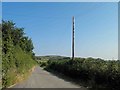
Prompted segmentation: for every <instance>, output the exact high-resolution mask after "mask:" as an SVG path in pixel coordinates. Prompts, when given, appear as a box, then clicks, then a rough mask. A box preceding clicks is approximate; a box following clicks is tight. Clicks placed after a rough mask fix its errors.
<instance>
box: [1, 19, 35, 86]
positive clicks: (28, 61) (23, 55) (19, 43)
mask: <svg viewBox="0 0 120 90" xmlns="http://www.w3.org/2000/svg"><path fill="white" fill-rule="evenodd" d="M23 30H24V29H23V28H18V27H16V26H15V23H13V22H12V21H2V65H3V66H2V67H3V68H2V74H3V75H2V84H3V87H8V86H10V85H12V84H14V83H15V82H16V79H17V76H20V75H24V74H25V73H27V72H28V71H29V69H31V68H32V66H33V65H34V64H35V61H34V60H33V59H34V57H35V56H34V53H33V51H32V50H33V44H32V40H31V39H29V38H28V37H27V36H25V33H24V32H23Z"/></svg>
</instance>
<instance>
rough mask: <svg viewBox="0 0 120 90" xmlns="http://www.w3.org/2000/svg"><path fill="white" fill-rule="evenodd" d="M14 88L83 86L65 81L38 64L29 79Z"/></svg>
mask: <svg viewBox="0 0 120 90" xmlns="http://www.w3.org/2000/svg"><path fill="white" fill-rule="evenodd" d="M12 88H81V86H79V85H75V84H73V83H71V82H69V81H65V80H63V79H61V78H59V77H57V76H55V75H53V74H51V73H50V72H47V71H45V70H43V69H42V68H41V67H39V66H37V67H36V68H35V69H34V71H33V72H32V74H31V75H30V76H29V77H28V79H27V80H24V81H22V82H21V83H18V84H16V85H15V86H13V87H12ZM81 90H86V89H82V88H81Z"/></svg>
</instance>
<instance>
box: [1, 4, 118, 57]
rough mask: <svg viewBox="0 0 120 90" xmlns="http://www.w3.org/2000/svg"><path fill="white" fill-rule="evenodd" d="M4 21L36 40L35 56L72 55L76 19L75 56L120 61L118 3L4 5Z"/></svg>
mask: <svg viewBox="0 0 120 90" xmlns="http://www.w3.org/2000/svg"><path fill="white" fill-rule="evenodd" d="M2 5H3V6H2V9H3V13H2V14H3V19H4V20H12V21H14V22H15V23H16V25H17V26H18V27H24V28H25V33H26V35H27V36H29V37H30V38H31V39H32V40H33V44H34V47H35V49H34V52H35V54H36V55H63V56H71V35H72V34H71V33H72V16H75V56H76V57H95V58H97V57H99V58H103V59H117V58H118V6H117V5H118V4H117V3H99V2H93V3H92V2H91V3H87V2H84V3H83V2H79V3H65V2H63V3H62V2H61V3H53V2H50V3H42V2H39V3H38V2H34V3H33V2H32V3H30V2H29V3H28V2H26V3H22V2H21V3H17V2H16V3H5V2H4V3H3V4H2Z"/></svg>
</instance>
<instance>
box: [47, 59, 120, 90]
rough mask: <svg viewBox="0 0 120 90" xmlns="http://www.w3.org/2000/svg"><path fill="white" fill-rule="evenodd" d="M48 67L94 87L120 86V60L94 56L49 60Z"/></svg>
mask: <svg viewBox="0 0 120 90" xmlns="http://www.w3.org/2000/svg"><path fill="white" fill-rule="evenodd" d="M46 69H52V70H54V71H57V72H59V73H62V74H64V75H67V76H69V77H72V78H74V79H76V80H80V81H84V82H87V83H88V82H89V83H88V84H89V85H90V86H92V87H98V86H102V87H103V86H104V87H113V88H120V61H119V60H118V61H104V60H102V59H99V58H98V59H94V58H86V59H85V58H76V59H75V60H73V61H72V60H49V61H48V66H47V67H46Z"/></svg>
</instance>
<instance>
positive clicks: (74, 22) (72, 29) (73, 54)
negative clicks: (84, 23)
mask: <svg viewBox="0 0 120 90" xmlns="http://www.w3.org/2000/svg"><path fill="white" fill-rule="evenodd" d="M74 24H75V22H74V16H73V17H72V60H74V38H75V37H74V32H75V31H74V29H75V27H74Z"/></svg>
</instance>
